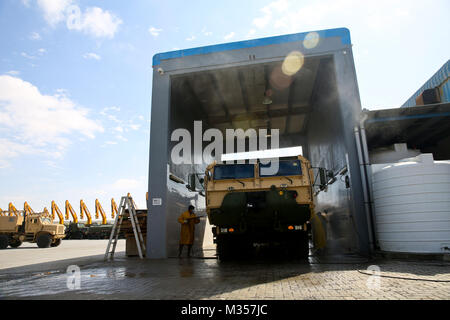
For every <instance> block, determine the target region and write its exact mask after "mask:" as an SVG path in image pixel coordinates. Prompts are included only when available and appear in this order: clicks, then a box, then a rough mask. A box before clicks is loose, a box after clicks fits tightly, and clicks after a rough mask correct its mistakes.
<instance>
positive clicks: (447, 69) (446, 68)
mask: <svg viewBox="0 0 450 320" xmlns="http://www.w3.org/2000/svg"><path fill="white" fill-rule="evenodd" d="M449 75H450V60H447V62H446V63H445V64H444V65H443V66H442V67H441V68H440V69H439V70H438V71H437V72H436V73H435V74H434V75H433V76H432V77H431V78H430V79H429V80H428V81H427V82H425V84H424V85H423V86H422V87H420V89H419V90H417V91H416V92H415V93H414V94H413V95H412V96H411V97H410V98H409V99H408V100H407V101H406V102H405V103H404V104H403V105H402V107H413V106H415V105H416V98H417V97H418V96H419V95H420V94H421V93H422V92H423V91H424V90H426V89H432V88H436V87H438V88H439V91H440V93H441V102H450V82H449V81H448V78H449Z"/></svg>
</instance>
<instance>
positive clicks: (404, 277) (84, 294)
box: [0, 240, 450, 299]
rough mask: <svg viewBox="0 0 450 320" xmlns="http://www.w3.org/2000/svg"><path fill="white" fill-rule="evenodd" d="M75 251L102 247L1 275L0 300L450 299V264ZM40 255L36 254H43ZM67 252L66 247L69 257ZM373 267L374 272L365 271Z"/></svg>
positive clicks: (90, 244) (210, 252) (0, 272)
mask: <svg viewBox="0 0 450 320" xmlns="http://www.w3.org/2000/svg"><path fill="white" fill-rule="evenodd" d="M63 244H64V243H63ZM68 246H69V245H68ZM70 246H75V247H77V250H81V249H82V248H83V247H90V248H91V250H92V248H93V247H96V246H97V247H98V249H99V250H100V249H101V251H99V254H98V255H94V256H84V257H78V258H74V257H72V258H70V259H65V260H59V261H50V262H44V263H37V264H33V265H26V266H22V267H14V268H2V269H1V270H0V298H2V299H24V298H25V299H58V298H59V299H450V264H449V263H448V262H433V261H420V262H419V261H393V260H372V261H367V260H366V259H364V258H360V257H355V256H339V257H338V256H336V257H328V258H326V259H325V258H321V259H319V258H317V257H310V259H309V261H308V262H305V261H295V260H289V259H287V258H286V257H284V258H283V257H279V256H276V255H272V256H270V255H269V257H256V258H254V259H250V260H246V261H230V262H226V263H225V262H220V261H218V260H216V259H215V251H214V248H206V249H205V250H204V251H197V252H196V256H197V258H190V259H188V258H182V259H177V258H169V259H165V260H143V261H142V260H140V259H138V258H126V257H125V255H124V252H123V251H122V252H119V253H118V254H117V255H116V259H115V260H114V261H112V262H103V253H104V249H105V246H106V244H105V246H103V245H101V243H96V242H92V241H86V240H81V241H78V243H75V242H73V243H72V244H70ZM61 248H64V246H63V245H61ZM12 250H13V249H11V251H12ZM43 250H45V249H42V250H39V251H40V252H42V254H44V252H43ZM8 251H9V249H8ZM23 251H24V254H25V255H26V253H27V252H29V250H23ZM67 251H70V250H68V247H67V248H66V255H67V254H68V253H67ZM4 252H5V251H3V252H1V255H0V258H1V260H0V267H1V265H2V263H3V261H4V260H3V259H4V258H5V256H6V255H4ZM200 256H202V257H200ZM69 265H78V266H79V268H80V281H79V284H80V287H79V289H74V290H72V289H69V288H68V285H67V282H68V279H69V280H70V281H69V287H71V288H73V286H74V284H76V282H74V281H73V275H72V274H67V273H66V271H67V267H68V266H69ZM369 266H376V267H371V268H370V269H369V271H367V268H368V267H369ZM378 268H379V269H378ZM371 270H375V271H378V270H379V273H376V274H379V275H381V277H379V276H377V275H375V276H373V271H371ZM371 275H372V276H371Z"/></svg>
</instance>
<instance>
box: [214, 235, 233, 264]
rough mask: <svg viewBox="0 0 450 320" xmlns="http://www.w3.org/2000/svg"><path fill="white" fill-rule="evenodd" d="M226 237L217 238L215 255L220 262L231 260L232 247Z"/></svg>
mask: <svg viewBox="0 0 450 320" xmlns="http://www.w3.org/2000/svg"><path fill="white" fill-rule="evenodd" d="M230 242H231V241H230V239H228V238H227V237H223V236H222V237H220V236H219V237H217V255H218V258H219V260H220V261H222V262H223V261H229V260H230V259H231V258H232V250H233V249H232V246H231V243H230Z"/></svg>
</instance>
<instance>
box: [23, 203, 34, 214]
mask: <svg viewBox="0 0 450 320" xmlns="http://www.w3.org/2000/svg"><path fill="white" fill-rule="evenodd" d="M23 212H24V213H25V214H32V213H34V211H33V209H31V207H30V205H29V204H28V203H27V202H26V201H25V203H24V204H23Z"/></svg>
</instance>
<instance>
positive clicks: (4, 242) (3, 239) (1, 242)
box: [0, 234, 9, 249]
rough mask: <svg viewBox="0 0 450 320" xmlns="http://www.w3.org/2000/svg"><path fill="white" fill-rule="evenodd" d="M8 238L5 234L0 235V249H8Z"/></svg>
mask: <svg viewBox="0 0 450 320" xmlns="http://www.w3.org/2000/svg"><path fill="white" fill-rule="evenodd" d="M8 242H9V241H8V236H7V235H5V234H0V249H6V248H8Z"/></svg>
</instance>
